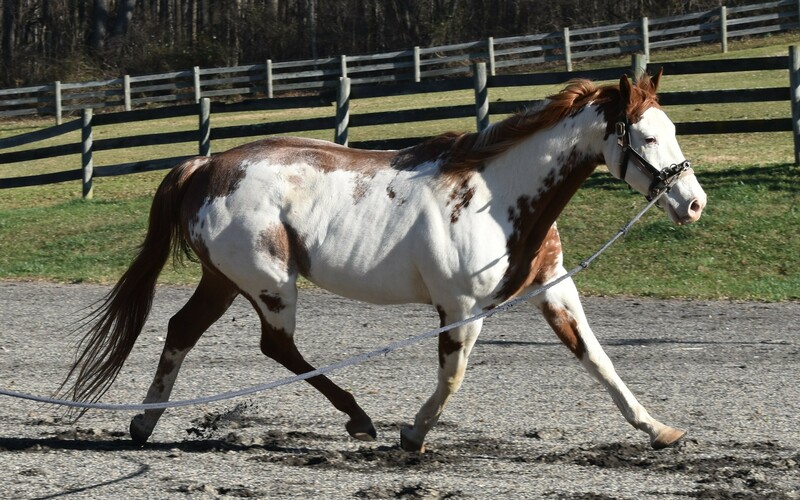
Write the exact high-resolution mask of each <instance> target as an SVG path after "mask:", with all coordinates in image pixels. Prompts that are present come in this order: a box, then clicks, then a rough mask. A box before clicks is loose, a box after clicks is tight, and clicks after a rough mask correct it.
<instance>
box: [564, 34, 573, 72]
mask: <svg viewBox="0 0 800 500" xmlns="http://www.w3.org/2000/svg"><path fill="white" fill-rule="evenodd" d="M564 64H565V65H566V66H567V71H572V49H571V48H570V46H569V28H564Z"/></svg>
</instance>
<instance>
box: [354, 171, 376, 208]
mask: <svg viewBox="0 0 800 500" xmlns="http://www.w3.org/2000/svg"><path fill="white" fill-rule="evenodd" d="M372 178H373V176H366V175H359V176H357V177H356V179H355V181H354V184H353V194H352V196H353V203H354V204H357V203H358V202H359V201H361V200H363V199H364V196H366V195H367V191H368V190H369V181H370V180H371V179H372Z"/></svg>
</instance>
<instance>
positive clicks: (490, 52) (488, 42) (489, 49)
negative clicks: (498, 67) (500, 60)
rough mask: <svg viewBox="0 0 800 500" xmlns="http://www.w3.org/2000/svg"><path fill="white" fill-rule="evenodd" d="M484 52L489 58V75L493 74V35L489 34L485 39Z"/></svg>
mask: <svg viewBox="0 0 800 500" xmlns="http://www.w3.org/2000/svg"><path fill="white" fill-rule="evenodd" d="M486 53H487V55H488V58H489V75H490V76H494V75H495V67H494V37H493V36H490V37H489V38H488V39H487V40H486Z"/></svg>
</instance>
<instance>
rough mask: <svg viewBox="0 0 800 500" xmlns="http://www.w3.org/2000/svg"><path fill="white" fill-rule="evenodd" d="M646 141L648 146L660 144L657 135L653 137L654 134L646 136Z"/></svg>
mask: <svg viewBox="0 0 800 500" xmlns="http://www.w3.org/2000/svg"><path fill="white" fill-rule="evenodd" d="M644 142H645V143H646V144H647V145H648V146H651V145H653V144H658V141H657V140H656V138H655V137H652V136H651V137H647V138H645V140H644Z"/></svg>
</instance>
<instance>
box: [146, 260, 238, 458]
mask: <svg viewBox="0 0 800 500" xmlns="http://www.w3.org/2000/svg"><path fill="white" fill-rule="evenodd" d="M236 295H238V290H237V289H236V287H235V286H234V285H233V284H232V283H231V282H230V281H228V280H227V279H226V278H224V277H222V276H221V275H219V274H217V273H216V272H213V271H208V270H206V269H204V270H203V277H202V278H201V279H200V283H199V284H198V285H197V289H196V290H195V291H194V294H193V295H192V297H191V298H190V299H189V301H188V302H187V303H186V305H184V306H183V307H182V308H181V310H180V311H178V312H177V313H176V314H175V315H174V316H173V317H172V318H171V319H170V320H169V326H168V329H167V340H166V343H165V344H164V349H163V351H162V352H161V359H160V360H159V362H158V369H157V370H156V375H155V377H154V378H153V382H152V384H150V389H149V390H148V391H147V396H146V397H145V399H144V403H160V402H164V401H167V400H169V395H170V393H171V392H172V387H173V385H174V384H175V378H176V377H177V376H178V371H179V370H180V368H181V363H183V360H184V358H185V357H186V355H187V354H188V353H189V351H190V350H191V349H192V347H194V345H195V344H196V343H197V340H198V339H199V338H200V336H201V335H202V334H203V333H204V332H205V331H206V330H207V329H208V327H210V326H211V325H212V324H213V323H214V322H215V321H217V320H218V319H219V318H220V316H222V315H223V314H224V313H225V311H226V310H227V309H228V307H230V305H231V303H232V302H233V299H235V298H236ZM163 413H164V410H163V409H161V410H145V412H144V413H143V414H139V415H136V416H135V417H134V418H133V420H131V425H130V432H131V438H132V439H133V441H134V442H136V443H139V444H144V443H145V442H146V441H147V439H148V438H149V437H150V434H151V433H152V432H153V429H154V428H155V426H156V423H157V422H158V419H159V418H160V417H161V415H162V414H163Z"/></svg>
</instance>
